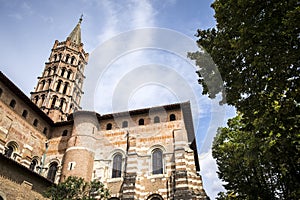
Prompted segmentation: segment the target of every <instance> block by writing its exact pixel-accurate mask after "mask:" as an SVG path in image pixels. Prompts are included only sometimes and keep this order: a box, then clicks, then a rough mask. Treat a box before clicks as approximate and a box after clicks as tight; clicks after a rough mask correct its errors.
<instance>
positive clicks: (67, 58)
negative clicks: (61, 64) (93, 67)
mask: <svg viewBox="0 0 300 200" xmlns="http://www.w3.org/2000/svg"><path fill="white" fill-rule="evenodd" d="M69 58H70V55H69V54H67V56H66V62H69Z"/></svg>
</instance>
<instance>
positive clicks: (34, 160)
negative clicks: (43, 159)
mask: <svg viewBox="0 0 300 200" xmlns="http://www.w3.org/2000/svg"><path fill="white" fill-rule="evenodd" d="M37 164H38V162H37V160H36V159H33V160H32V161H31V163H30V166H29V169H30V170H31V171H34V170H35V167H36V165H37Z"/></svg>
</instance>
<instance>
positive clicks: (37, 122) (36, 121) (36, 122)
mask: <svg viewBox="0 0 300 200" xmlns="http://www.w3.org/2000/svg"><path fill="white" fill-rule="evenodd" d="M38 124H39V121H38V120H37V119H35V120H34V121H33V126H35V127H37V126H38Z"/></svg>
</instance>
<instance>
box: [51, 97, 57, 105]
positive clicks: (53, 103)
mask: <svg viewBox="0 0 300 200" xmlns="http://www.w3.org/2000/svg"><path fill="white" fill-rule="evenodd" d="M56 99H57V97H56V96H54V97H53V99H52V103H51V108H54V106H55V103H56Z"/></svg>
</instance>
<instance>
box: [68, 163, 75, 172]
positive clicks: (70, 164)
mask: <svg viewBox="0 0 300 200" xmlns="http://www.w3.org/2000/svg"><path fill="white" fill-rule="evenodd" d="M75 165H76V163H75V162H69V163H68V170H73V169H74V168H75Z"/></svg>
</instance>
